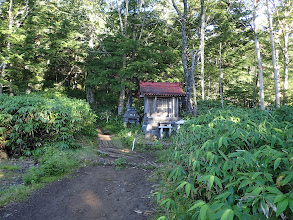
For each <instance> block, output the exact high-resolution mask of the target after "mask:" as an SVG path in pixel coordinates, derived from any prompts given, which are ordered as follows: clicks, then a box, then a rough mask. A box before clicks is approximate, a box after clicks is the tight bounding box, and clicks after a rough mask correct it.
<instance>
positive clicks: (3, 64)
mask: <svg viewBox="0 0 293 220" xmlns="http://www.w3.org/2000/svg"><path fill="white" fill-rule="evenodd" d="M5 62H6V61H4V62H3V63H2V64H1V76H0V95H1V94H2V93H3V83H2V82H1V81H2V80H4V77H5V67H6V63H5Z"/></svg>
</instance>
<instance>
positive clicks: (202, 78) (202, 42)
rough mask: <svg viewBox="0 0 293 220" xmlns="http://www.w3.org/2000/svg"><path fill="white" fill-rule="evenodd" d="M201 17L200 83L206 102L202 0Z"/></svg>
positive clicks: (202, 1) (203, 98) (202, 95)
mask: <svg viewBox="0 0 293 220" xmlns="http://www.w3.org/2000/svg"><path fill="white" fill-rule="evenodd" d="M200 2H201V12H200V14H201V17H200V63H201V68H200V81H201V97H202V100H205V90H204V87H205V86H204V42H205V8H204V0H201V1H200Z"/></svg>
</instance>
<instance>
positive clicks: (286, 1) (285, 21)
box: [272, 0, 293, 102]
mask: <svg viewBox="0 0 293 220" xmlns="http://www.w3.org/2000/svg"><path fill="white" fill-rule="evenodd" d="M272 4H273V6H274V8H275V12H276V18H277V21H278V25H279V28H280V30H281V33H282V38H283V44H281V43H280V41H279V45H280V47H281V48H282V51H283V56H284V90H285V92H284V98H285V101H286V102H287V98H288V90H289V61H290V58H289V49H288V47H289V36H290V34H291V33H292V29H293V1H292V0H282V1H278V5H277V4H276V3H275V1H274V0H272Z"/></svg>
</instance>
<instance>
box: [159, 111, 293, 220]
mask: <svg viewBox="0 0 293 220" xmlns="http://www.w3.org/2000/svg"><path fill="white" fill-rule="evenodd" d="M292 112H293V108H292V107H290V106H287V107H282V108H281V109H278V110H275V111H271V112H268V111H259V110H253V109H241V108H233V107H229V109H228V110H225V111H221V110H216V109H211V110H210V111H209V112H207V113H206V114H202V115H200V116H199V117H197V118H194V119H191V120H189V121H188V122H187V123H186V124H185V125H184V126H183V127H182V129H180V131H179V134H178V135H176V137H174V145H173V147H172V148H171V149H170V150H169V151H168V152H167V153H168V157H167V158H168V164H167V165H166V168H164V169H163V170H161V171H160V172H162V173H163V174H162V177H163V182H162V184H161V188H160V190H159V191H158V192H157V193H156V196H157V201H158V203H159V204H160V205H161V207H162V208H163V209H164V211H165V213H166V216H165V218H170V219H247V220H250V219H268V218H269V219H278V218H284V216H286V217H287V218H288V219H292V218H293V214H292V212H293V191H292V185H293V137H292V136H293V114H292ZM163 218H164V217H162V219H163Z"/></svg>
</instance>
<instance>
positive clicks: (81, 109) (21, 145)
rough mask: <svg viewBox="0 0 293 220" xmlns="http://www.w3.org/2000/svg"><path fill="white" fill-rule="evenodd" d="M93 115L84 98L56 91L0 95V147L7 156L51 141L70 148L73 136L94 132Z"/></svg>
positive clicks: (28, 150) (28, 151)
mask: <svg viewBox="0 0 293 220" xmlns="http://www.w3.org/2000/svg"><path fill="white" fill-rule="evenodd" d="M94 122H95V116H94V114H93V113H92V111H91V109H90V107H89V105H88V104H87V103H86V102H85V101H84V100H78V99H73V98H68V97H65V96H63V95H61V94H58V93H49V94H40V93H36V94H31V95H21V96H15V97H10V96H7V95H1V96H0V149H5V150H6V151H7V152H8V153H9V154H11V155H22V154H24V153H28V154H30V152H31V150H34V149H36V148H38V147H41V146H43V145H45V144H46V143H54V144H56V146H57V147H59V148H70V147H72V146H74V145H73V140H74V135H75V134H77V133H79V132H82V133H86V134H92V133H93V132H94Z"/></svg>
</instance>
